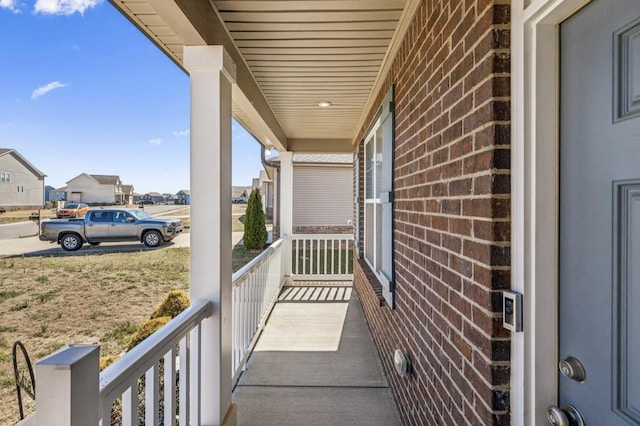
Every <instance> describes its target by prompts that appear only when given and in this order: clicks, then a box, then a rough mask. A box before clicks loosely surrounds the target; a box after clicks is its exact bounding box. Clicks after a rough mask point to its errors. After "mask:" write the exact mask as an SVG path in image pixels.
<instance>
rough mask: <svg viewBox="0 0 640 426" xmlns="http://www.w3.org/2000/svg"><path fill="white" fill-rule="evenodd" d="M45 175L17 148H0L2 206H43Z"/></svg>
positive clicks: (0, 194) (0, 197)
mask: <svg viewBox="0 0 640 426" xmlns="http://www.w3.org/2000/svg"><path fill="white" fill-rule="evenodd" d="M45 177H46V175H45V174H44V173H42V172H41V171H40V170H38V169H37V168H36V167H35V166H34V165H33V164H31V163H30V162H29V161H27V159H26V158H24V157H23V156H22V155H20V154H19V153H18V151H16V150H15V149H8V148H0V206H1V207H5V208H6V207H12V208H36V207H41V206H42V205H43V204H44V178H45Z"/></svg>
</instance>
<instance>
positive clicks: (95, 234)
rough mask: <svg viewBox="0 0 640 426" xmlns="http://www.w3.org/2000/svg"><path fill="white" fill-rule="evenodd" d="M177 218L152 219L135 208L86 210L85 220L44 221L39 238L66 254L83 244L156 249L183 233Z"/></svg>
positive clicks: (41, 224)
mask: <svg viewBox="0 0 640 426" xmlns="http://www.w3.org/2000/svg"><path fill="white" fill-rule="evenodd" d="M182 229H183V227H182V222H181V221H180V219H176V218H172V217H164V218H161V217H153V216H151V215H150V214H149V213H147V212H145V211H143V210H138V209H96V210H89V212H88V213H87V214H86V215H85V216H84V218H77V219H68V220H67V219H58V220H45V221H43V222H42V223H40V239H41V240H42V241H50V242H52V243H58V244H60V246H61V247H62V248H63V249H64V250H66V251H75V250H79V249H80V248H81V247H82V245H83V244H84V243H89V244H91V245H98V244H100V243H101V242H106V241H140V242H142V243H144V245H145V246H147V247H158V246H159V245H160V244H162V243H163V242H167V241H171V240H172V239H173V238H175V237H176V236H177V235H178V234H180V233H181V232H182Z"/></svg>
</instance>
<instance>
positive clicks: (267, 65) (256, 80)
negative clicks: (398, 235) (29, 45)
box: [111, 0, 420, 152]
mask: <svg viewBox="0 0 640 426" xmlns="http://www.w3.org/2000/svg"><path fill="white" fill-rule="evenodd" d="M111 2H112V4H113V5H114V6H116V7H117V8H118V9H119V10H120V11H121V12H122V13H123V14H124V15H125V16H127V17H128V18H129V19H130V20H131V21H132V22H133V23H134V24H135V25H136V26H138V28H140V30H141V31H143V33H145V34H146V35H147V36H148V37H149V38H150V39H151V40H152V41H153V42H154V43H156V44H157V45H158V46H159V47H160V48H161V49H162V50H163V51H164V52H165V53H166V54H167V55H168V56H169V57H170V58H171V59H173V61H174V62H176V63H177V64H178V65H179V66H182V51H183V47H184V46H185V45H215V44H220V45H223V46H225V48H226V49H227V50H228V51H229V52H230V54H231V56H232V58H233V59H234V60H235V61H236V65H237V67H238V80H237V86H236V87H235V88H234V106H233V114H234V117H235V118H236V120H238V121H239V122H240V123H242V125H243V126H244V127H245V128H247V130H249V131H250V132H251V133H252V134H253V135H254V136H255V137H256V138H257V139H258V140H259V141H260V142H261V143H263V144H264V145H267V146H268V145H273V146H275V147H277V148H279V149H288V150H294V151H307V152H350V151H351V150H352V144H353V142H354V138H355V137H356V135H355V132H357V130H358V129H359V127H360V125H361V123H362V121H363V120H364V113H365V112H366V111H367V110H368V104H369V103H370V102H372V100H373V99H372V98H373V97H374V96H375V95H376V94H377V91H378V90H379V84H381V81H382V79H383V78H384V76H385V75H386V72H387V70H388V67H389V65H390V62H391V60H390V59H392V58H393V56H394V55H395V52H396V51H397V48H398V45H399V40H401V39H402V36H403V35H404V32H405V31H406V29H407V27H408V22H409V21H410V20H411V18H412V17H413V14H414V12H415V10H416V9H417V6H418V5H419V3H420V1H419V0H211V1H209V0H111ZM322 101H328V102H330V103H331V106H330V107H329V108H320V107H319V106H318V103H319V102H322Z"/></svg>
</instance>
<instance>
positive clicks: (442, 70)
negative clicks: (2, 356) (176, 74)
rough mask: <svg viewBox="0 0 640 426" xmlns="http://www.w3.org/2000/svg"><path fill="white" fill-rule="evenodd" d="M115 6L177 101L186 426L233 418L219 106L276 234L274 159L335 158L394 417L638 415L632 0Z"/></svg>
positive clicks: (530, 421)
mask: <svg viewBox="0 0 640 426" xmlns="http://www.w3.org/2000/svg"><path fill="white" fill-rule="evenodd" d="M112 3H113V4H115V5H116V7H118V8H119V9H120V10H121V11H122V13H123V14H124V15H125V16H127V17H129V18H130V20H131V21H132V22H133V23H134V25H137V26H138V28H139V29H140V30H141V31H142V32H143V33H145V34H146V35H147V36H148V37H149V38H151V39H152V40H154V42H155V43H156V44H157V45H158V46H159V47H160V49H162V50H163V51H164V52H165V53H166V54H167V55H168V57H169V58H171V60H173V61H174V62H175V63H176V64H178V66H180V67H181V68H183V69H184V70H185V71H186V72H187V73H188V74H189V78H190V80H191V90H192V93H193V94H194V96H192V100H191V159H192V162H191V176H192V180H191V183H192V187H191V191H192V226H193V228H194V229H196V228H197V229H198V232H197V233H192V234H191V287H190V288H191V298H192V300H199V301H209V302H211V304H212V305H214V306H215V309H213V313H209V312H207V313H206V314H205V315H207V319H206V321H203V322H202V326H201V328H198V331H199V334H198V336H199V337H200V339H198V340H197V343H198V347H199V348H202V353H203V354H205V355H206V356H205V357H204V358H203V359H202V367H203V369H202V371H201V372H200V373H199V375H198V376H197V377H198V378H199V380H200V381H199V382H198V383H199V384H200V385H201V386H200V387H199V388H198V393H197V395H199V397H200V398H201V403H200V405H199V406H198V407H199V410H198V411H197V414H198V415H199V416H200V417H199V419H201V423H202V424H225V423H226V424H234V423H235V422H234V419H235V416H236V415H237V411H236V406H235V405H234V404H233V402H232V396H231V388H232V382H231V379H229V378H228V375H229V374H228V372H229V371H230V370H231V366H230V364H231V358H232V354H231V349H228V348H231V347H232V343H231V342H232V339H231V325H230V322H231V321H228V320H227V319H228V318H230V317H231V316H232V302H231V294H230V293H231V271H230V266H229V265H230V254H229V253H228V250H226V247H228V243H229V241H230V235H229V234H230V231H227V230H226V228H228V225H227V223H228V213H227V212H228V211H229V203H230V200H229V192H230V175H231V170H230V162H231V141H230V139H231V117H232V115H233V116H235V117H236V118H237V119H239V120H241V121H242V123H243V125H244V126H245V127H246V128H247V129H249V130H250V132H251V133H252V134H253V135H255V136H256V138H257V139H258V140H259V141H260V143H261V144H263V145H264V146H265V147H268V148H272V147H273V148H277V149H278V151H279V153H280V154H279V156H280V185H279V188H280V191H279V192H280V193H279V195H278V198H279V200H280V202H281V203H280V206H279V209H280V223H281V229H282V232H281V234H282V235H285V236H286V238H284V239H283V240H281V241H283V242H282V243H281V244H282V245H284V246H285V247H287V244H288V243H289V242H290V241H291V239H292V238H294V237H295V235H294V234H293V220H292V219H293V202H294V200H293V198H294V197H293V187H294V179H293V177H294V171H293V168H294V167H293V154H294V153H299V152H301V153H314V152H329V153H339V152H343V153H352V154H353V157H354V169H353V186H352V187H353V194H354V196H353V203H354V218H353V220H354V222H355V225H356V228H355V229H356V233H355V234H356V235H355V240H356V246H355V250H354V255H355V257H356V260H357V261H356V262H355V271H354V286H355V289H356V291H357V294H358V297H359V298H360V301H361V303H362V306H363V308H364V312H365V316H366V318H367V321H368V324H369V327H370V329H371V332H372V335H373V339H374V341H375V344H376V346H377V350H378V352H379V354H380V356H381V358H382V364H383V367H384V370H385V372H386V376H387V379H388V380H389V382H390V385H391V389H392V392H393V395H394V399H395V401H396V402H397V405H398V408H399V411H400V415H401V416H402V420H403V422H404V423H405V424H411V425H427V424H430V425H436V424H447V425H448V424H455V425H508V424H514V425H543V424H547V423H549V422H550V423H551V424H597V425H614V424H616V425H621V424H638V423H640V416H639V415H638V409H637V407H639V406H640V397H639V395H640V394H639V393H638V392H637V389H638V384H639V381H638V378H637V371H638V368H637V367H638V357H637V345H636V344H634V342H637V341H638V335H639V334H638V330H639V329H638V321H637V317H636V316H635V314H634V312H636V310H635V306H636V305H637V302H638V301H640V299H639V298H638V294H640V291H638V286H639V282H640V281H638V280H637V279H636V276H635V275H634V273H633V272H634V270H633V265H635V263H636V262H634V260H636V259H637V257H636V256H635V254H636V252H635V249H636V245H634V242H635V241H638V240H639V237H640V235H638V229H639V228H638V226H636V225H637V219H638V215H637V214H636V213H638V210H637V209H635V207H636V206H637V199H638V191H639V188H640V176H638V174H639V173H638V167H637V164H638V159H639V158H640V153H639V152H638V150H639V149H640V145H639V144H638V143H637V135H638V134H640V106H639V105H638V102H637V99H639V98H640V92H639V89H638V88H640V81H639V78H640V77H639V76H640V74H638V72H637V67H636V66H635V65H636V64H638V61H639V55H640V49H639V46H640V44H639V43H640V38H639V37H638V34H639V28H640V8H638V3H637V1H635V0H616V1H606V0H592V1H589V0H586V1H585V0H536V1H528V0H514V1H510V2H505V1H492V0H489V1H484V0H483V1H480V0H469V1H465V2H462V1H458V0H443V1H431V0H397V1H396V0H387V1H353V2H340V1H330V0H326V1H322V0H321V1H317V2H305V5H304V7H300V2H295V1H293V2H291V1H288V2H252V3H251V5H248V4H247V3H248V2H242V1H228V2H223V1H216V0H213V1H190V2H185V1H180V0H177V1H167V2H163V3H162V7H159V6H158V5H157V4H156V2H151V1H145V0H142V6H144V7H142V6H141V3H140V2H136V3H131V2H126V1H123V0H112ZM187 3H188V4H187ZM307 3H308V4H307ZM140 10H144V12H145V13H139V12H140ZM561 41H562V43H561ZM316 105H317V106H318V107H317V108H316V107H315V106H316ZM212 111H213V115H215V119H212ZM215 209H220V212H219V215H215V214H212V213H211V212H212V211H213V210H215ZM276 244H277V243H276ZM212 247H213V249H212ZM279 247H280V246H279ZM212 253H213V255H212ZM285 258H287V256H285ZM284 265H285V266H284V267H283V268H284V275H287V274H289V273H290V269H289V265H288V261H287V260H286V259H285V263H284ZM203 303H204V302H203ZM203 306H209V305H207V304H206V303H205V304H204V305H203ZM503 308H504V312H503ZM192 341H194V340H192ZM354 356H357V355H354ZM407 361H410V365H411V367H410V368H407V366H408V365H409V363H408V362H407ZM396 366H397V367H398V368H397V369H396ZM118 368H122V367H121V364H118V363H116V364H114V365H113V366H112V367H111V370H110V371H115V370H116V369H118ZM585 373H586V374H585ZM191 377H192V378H193V377H195V376H191ZM134 383H135V382H134ZM41 389H42V387H40V388H39V392H41ZM202 401H204V402H202ZM194 402H195V405H198V404H197V401H194ZM281 403H282V401H281V400H266V401H264V404H262V406H263V409H264V410H268V409H269V408H270V407H271V406H279V405H282V404H281ZM97 406H98V404H97V403H96V407H97ZM51 411H52V412H55V411H54V410H51Z"/></svg>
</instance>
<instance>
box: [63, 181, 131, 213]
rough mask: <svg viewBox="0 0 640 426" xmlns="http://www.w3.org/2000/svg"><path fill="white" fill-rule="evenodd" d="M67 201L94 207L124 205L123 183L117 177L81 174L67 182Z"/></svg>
mask: <svg viewBox="0 0 640 426" xmlns="http://www.w3.org/2000/svg"><path fill="white" fill-rule="evenodd" d="M66 200H67V201H69V202H82V203H86V204H94V205H99V204H103V205H113V204H123V193H122V181H121V180H120V177H119V176H116V175H90V174H87V173H81V174H79V175H78V176H76V177H74V178H73V179H71V180H69V181H68V182H67V197H66Z"/></svg>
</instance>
